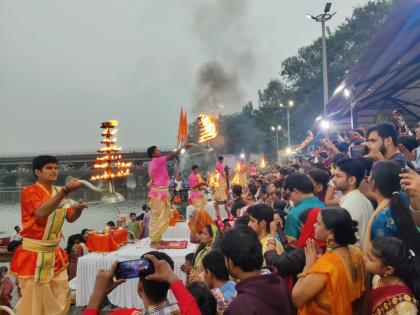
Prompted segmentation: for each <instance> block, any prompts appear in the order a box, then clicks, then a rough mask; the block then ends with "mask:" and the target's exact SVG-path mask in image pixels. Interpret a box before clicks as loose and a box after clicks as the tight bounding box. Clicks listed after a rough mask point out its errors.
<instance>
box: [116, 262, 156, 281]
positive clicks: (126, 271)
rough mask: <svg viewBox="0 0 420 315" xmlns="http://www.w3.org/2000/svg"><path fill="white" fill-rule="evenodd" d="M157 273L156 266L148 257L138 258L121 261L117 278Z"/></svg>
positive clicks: (117, 270)
mask: <svg viewBox="0 0 420 315" xmlns="http://www.w3.org/2000/svg"><path fill="white" fill-rule="evenodd" d="M153 273H155V266H154V265H153V263H152V262H151V261H150V260H149V259H147V258H140V259H136V260H128V261H120V262H119V263H118V265H117V269H116V270H115V278H117V279H133V278H138V277H140V278H144V277H146V276H148V275H151V274H153Z"/></svg>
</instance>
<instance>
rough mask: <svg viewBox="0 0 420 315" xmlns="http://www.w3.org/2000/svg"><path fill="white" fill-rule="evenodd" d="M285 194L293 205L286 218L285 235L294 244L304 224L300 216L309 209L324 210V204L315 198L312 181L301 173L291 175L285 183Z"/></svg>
mask: <svg viewBox="0 0 420 315" xmlns="http://www.w3.org/2000/svg"><path fill="white" fill-rule="evenodd" d="M283 188H284V194H285V196H284V197H285V198H288V199H289V200H290V201H291V202H292V203H293V205H294V206H293V208H292V209H291V210H290V212H289V214H288V215H287V218H286V223H285V228H284V234H286V237H287V238H288V240H289V242H292V243H293V242H294V241H296V240H298V239H299V236H300V229H301V225H302V223H305V222H302V223H301V222H300V219H299V217H300V215H301V214H302V213H303V212H304V211H305V210H307V209H312V208H323V207H324V203H323V202H322V201H320V200H319V199H318V197H316V196H314V185H313V184H312V181H311V179H310V178H309V177H308V176H306V175H304V174H300V173H296V174H291V175H289V176H288V177H287V178H286V180H285V181H284V186H283Z"/></svg>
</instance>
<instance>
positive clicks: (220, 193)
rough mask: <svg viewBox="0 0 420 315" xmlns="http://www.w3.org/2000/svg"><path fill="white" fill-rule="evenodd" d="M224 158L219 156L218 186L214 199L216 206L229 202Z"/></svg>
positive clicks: (217, 164)
mask: <svg viewBox="0 0 420 315" xmlns="http://www.w3.org/2000/svg"><path fill="white" fill-rule="evenodd" d="M223 160H224V158H223V156H219V157H218V159H217V161H218V162H217V163H216V172H217V175H218V186H217V187H216V188H215V192H214V194H213V199H214V201H215V202H216V206H217V205H218V204H219V203H226V200H227V182H226V174H225V168H224V166H223Z"/></svg>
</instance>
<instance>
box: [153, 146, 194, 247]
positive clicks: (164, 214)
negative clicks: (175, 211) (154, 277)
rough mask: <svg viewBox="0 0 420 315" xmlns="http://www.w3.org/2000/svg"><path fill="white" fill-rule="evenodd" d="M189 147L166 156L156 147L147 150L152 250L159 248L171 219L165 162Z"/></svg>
mask: <svg viewBox="0 0 420 315" xmlns="http://www.w3.org/2000/svg"><path fill="white" fill-rule="evenodd" d="M189 147H191V144H189V143H187V144H185V145H184V147H182V148H181V149H178V150H176V151H173V152H171V153H169V154H168V155H166V156H164V155H161V153H160V150H159V149H158V148H157V147H156V146H151V147H149V148H148V149H147V155H148V156H149V158H151V159H152V161H151V162H150V164H149V176H150V183H149V185H150V191H149V195H148V198H149V206H150V209H151V216H150V222H149V236H150V240H151V246H152V247H153V248H159V247H160V241H161V240H162V235H163V233H165V231H166V230H167V229H168V225H169V219H170V217H171V201H170V195H169V176H168V169H167V165H166V162H167V161H170V160H172V159H174V158H175V157H177V156H178V154H179V153H180V152H181V150H182V149H187V148H189Z"/></svg>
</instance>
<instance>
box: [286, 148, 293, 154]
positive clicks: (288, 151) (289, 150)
mask: <svg viewBox="0 0 420 315" xmlns="http://www.w3.org/2000/svg"><path fill="white" fill-rule="evenodd" d="M291 153H292V149H291V148H289V147H287V148H286V154H287V155H290V154H291Z"/></svg>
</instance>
